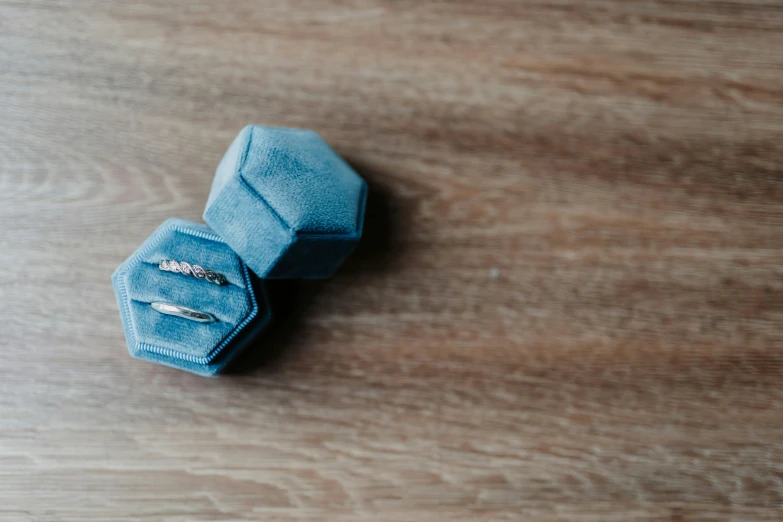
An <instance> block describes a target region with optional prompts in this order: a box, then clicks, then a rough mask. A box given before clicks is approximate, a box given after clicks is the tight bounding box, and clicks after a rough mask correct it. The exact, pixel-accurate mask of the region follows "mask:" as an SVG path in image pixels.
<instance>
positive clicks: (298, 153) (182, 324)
mask: <svg viewBox="0 0 783 522" xmlns="http://www.w3.org/2000/svg"><path fill="white" fill-rule="evenodd" d="M366 197H367V188H366V185H365V183H364V180H362V178H361V177H360V176H359V175H358V174H356V172H354V171H353V169H351V167H350V166H348V164H347V163H345V162H344V161H343V160H342V159H341V158H340V157H339V156H338V155H337V154H336V153H335V152H334V151H333V150H332V149H331V148H330V147H329V146H328V145H327V144H326V142H324V141H323V140H322V139H321V138H320V137H319V136H318V135H317V134H316V133H314V132H312V131H307V130H299V129H281V128H271V127H259V126H252V125H251V126H248V127H245V129H243V130H242V132H240V133H239V135H238V136H237V138H236V139H235V140H234V142H233V143H232V144H231V146H230V147H229V149H228V151H227V152H226V154H225V156H224V157H223V159H222V161H221V162H220V164H219V165H218V168H217V172H216V173H215V179H214V182H213V184H212V190H211V192H210V195H209V199H208V202H207V206H206V209H205V212H204V220H205V221H206V222H207V223H208V224H209V225H210V226H206V225H202V224H198V223H193V222H189V221H184V220H181V219H170V220H167V221H166V222H165V223H163V225H161V226H160V227H159V228H158V229H157V230H156V231H155V232H154V233H153V234H152V235H151V236H150V237H149V238H148V239H147V240H146V241H145V242H144V244H143V245H142V246H141V247H139V249H138V250H137V251H136V252H135V253H134V254H133V255H132V256H131V257H130V258H128V260H126V261H125V262H124V263H123V264H122V265H120V267H119V268H118V269H117V270H116V271H115V273H114V274H113V275H112V283H113V285H114V289H115V293H116V295H117V302H118V304H119V308H120V315H121V318H122V323H123V328H124V329H125V336H126V339H127V341H128V349H129V351H130V353H131V355H133V356H134V357H138V358H141V359H146V360H149V361H153V362H157V363H160V364H164V365H167V366H172V367H175V368H179V369H182V370H186V371H190V372H193V373H197V374H200V375H215V374H216V373H219V372H220V371H221V370H222V369H223V368H224V367H225V366H226V365H227V364H228V363H229V362H230V361H231V359H232V358H233V357H234V356H235V355H236V354H237V353H238V352H239V351H240V350H242V349H243V348H244V347H246V346H247V344H248V341H249V340H250V339H252V338H253V337H255V336H256V335H257V334H258V333H259V332H260V331H261V330H262V329H263V328H264V327H265V326H266V324H267V323H268V322H269V320H270V317H271V311H270V309H269V303H268V301H267V297H266V293H265V291H264V285H263V282H262V281H261V280H260V279H258V277H261V278H325V277H329V276H330V275H332V273H334V271H335V270H336V269H337V268H338V267H339V266H340V265H341V264H342V262H343V261H344V260H345V258H346V257H347V256H348V255H349V254H350V252H351V251H352V250H353V248H354V247H355V246H356V244H357V243H358V241H359V238H360V237H361V233H362V224H363V221H364V207H365V201H366ZM210 227H211V228H210ZM163 259H169V260H175V261H178V262H182V261H187V262H188V263H190V264H191V265H195V264H197V265H200V266H202V267H203V268H205V269H209V270H212V271H214V272H217V273H219V274H222V275H223V276H225V278H226V280H227V283H226V284H223V285H216V284H214V283H211V282H209V281H207V280H206V279H203V278H202V279H198V278H196V277H194V276H188V275H185V274H181V273H172V272H167V271H163V270H160V269H159V267H158V264H159V263H160V261H161V260H163ZM251 271H252V272H255V274H256V275H257V276H258V277H256V276H254V275H253V274H252V273H251ZM155 301H160V302H166V303H172V304H178V305H182V306H186V307H188V308H192V309H195V310H199V311H202V312H207V313H209V314H212V315H213V316H215V317H216V318H217V321H216V322H214V323H209V324H207V323H199V322H195V321H192V320H188V319H183V318H181V317H175V316H171V315H164V314H161V313H160V312H157V311H156V310H154V309H153V308H152V307H151V306H150V303H152V302H155Z"/></svg>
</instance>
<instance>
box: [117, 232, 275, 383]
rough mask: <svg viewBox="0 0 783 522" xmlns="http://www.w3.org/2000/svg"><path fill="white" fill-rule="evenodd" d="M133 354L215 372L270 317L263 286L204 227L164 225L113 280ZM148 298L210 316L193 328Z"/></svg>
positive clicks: (124, 264)
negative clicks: (172, 264)
mask: <svg viewBox="0 0 783 522" xmlns="http://www.w3.org/2000/svg"><path fill="white" fill-rule="evenodd" d="M163 259H170V260H175V261H179V262H182V261H187V262H188V263H190V264H191V265H194V264H197V265H200V266H202V267H203V268H205V269H209V270H212V271H214V272H217V273H220V274H222V275H223V276H225V278H226V280H227V283H226V284H223V285H216V284H214V283H210V282H208V281H207V280H206V279H197V278H196V277H194V276H186V275H184V274H179V273H172V272H164V271H162V270H160V269H159V268H158V263H159V262H160V261H161V260H163ZM112 283H113V285H114V290H115V293H116V295H117V302H118V305H119V308H120V315H121V317H122V323H123V327H124V329H125V335H126V338H127V341H128V349H129V351H130V353H131V355H132V356H134V357H138V358H140V359H147V360H150V361H154V362H158V363H161V364H165V365H168V366H172V367H175V368H179V369H183V370H187V371H190V372H193V373H197V374H200V375H214V374H216V373H218V372H219V371H220V370H221V369H222V368H223V367H224V366H225V365H226V364H228V362H229V361H230V360H231V358H232V357H233V356H234V355H236V354H237V353H238V352H239V351H240V350H241V349H242V348H243V347H244V346H245V344H246V341H247V340H249V338H250V337H252V336H253V335H254V334H255V333H257V332H258V331H260V329H262V328H263V327H264V326H265V325H266V324H267V323H268V321H269V319H270V310H269V306H268V303H267V299H266V293H265V291H264V289H263V283H261V282H260V281H257V280H255V279H254V278H253V276H252V275H251V274H250V272H249V270H248V268H247V266H246V265H245V263H243V262H242V260H241V259H240V258H239V257H238V256H237V255H236V253H235V252H234V251H233V250H232V249H231V248H230V247H229V246H228V245H227V244H226V243H225V242H224V241H222V239H221V238H220V237H219V236H218V235H216V234H215V233H214V232H213V231H212V230H211V229H210V228H209V227H208V226H206V225H201V224H198V223H192V222H190V221H185V220H181V219H169V220H167V221H166V222H164V223H163V225H161V226H160V227H159V228H158V229H157V230H156V231H155V232H154V233H153V234H152V235H151V236H150V237H149V239H147V241H145V242H144V244H143V245H142V246H141V247H140V248H139V249H138V250H137V251H136V252H135V253H134V254H133V255H132V256H131V257H130V258H128V260H127V261H125V262H124V263H123V264H122V265H120V267H119V268H118V269H117V270H116V271H115V272H114V274H113V275H112ZM154 301H163V302H167V303H173V304H178V305H182V306H187V307H188V308H193V309H196V310H199V311H202V312H208V313H210V314H212V315H214V316H215V317H216V318H217V319H218V321H217V322H215V323H211V324H205V323H198V322H195V321H191V320H188V319H183V318H180V317H174V316H171V315H165V314H161V313H159V312H157V311H155V310H153V309H152V307H150V303H151V302H154Z"/></svg>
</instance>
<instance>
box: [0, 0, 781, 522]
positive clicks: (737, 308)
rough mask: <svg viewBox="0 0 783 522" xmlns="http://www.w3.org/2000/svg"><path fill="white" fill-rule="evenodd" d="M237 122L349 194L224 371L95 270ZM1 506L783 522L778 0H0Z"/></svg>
mask: <svg viewBox="0 0 783 522" xmlns="http://www.w3.org/2000/svg"><path fill="white" fill-rule="evenodd" d="M248 123H258V124H264V125H277V126H292V127H306V128H312V129H315V130H317V131H318V132H320V133H321V134H322V135H323V136H324V138H326V139H327V141H329V142H330V143H331V144H332V145H333V146H334V147H335V149H336V150H338V152H340V153H341V154H342V155H344V156H345V157H346V159H347V160H348V161H350V162H351V163H352V164H353V165H354V166H355V167H356V169H357V170H358V171H359V172H361V174H362V175H363V176H365V178H366V179H367V181H368V183H369V184H370V187H371V193H370V200H369V209H368V215H367V225H366V228H365V237H364V239H363V242H362V245H361V247H360V249H359V250H358V251H357V252H356V253H355V254H354V256H352V258H351V259H350V260H349V261H348V263H347V264H346V265H345V266H344V267H343V268H342V269H341V270H340V272H339V273H338V275H337V276H335V277H334V278H333V279H331V280H329V281H326V282H319V283H296V282H289V283H276V284H272V285H270V286H271V288H270V290H271V292H272V295H273V298H274V299H275V306H276V314H277V322H276V323H275V325H274V326H272V327H271V328H270V330H269V332H268V333H267V334H266V335H265V336H263V337H262V338H260V339H259V341H258V343H256V345H254V346H253V347H252V348H251V349H250V351H249V352H248V353H247V354H246V355H245V356H243V357H242V358H241V359H240V360H239V361H238V362H237V363H236V365H235V366H234V368H233V371H232V374H231V375H229V376H226V377H224V378H221V379H204V378H201V377H197V376H193V375H190V374H187V373H184V372H180V371H176V370H172V369H168V368H164V367H161V366H157V365H153V364H150V363H147V362H142V361H137V360H135V359H131V358H130V357H129V356H128V354H127V351H126V345H125V339H124V337H123V333H122V329H121V326H120V320H119V314H118V311H117V305H116V302H115V298H114V294H113V292H112V288H111V285H110V281H109V276H110V274H111V273H112V271H113V270H114V269H115V268H116V267H117V265H119V263H120V262H122V261H123V260H124V259H125V258H126V257H127V256H129V255H130V254H131V253H132V252H133V251H134V250H135V249H136V248H137V246H138V245H139V244H140V243H141V242H142V241H143V240H144V239H145V238H146V237H147V236H148V235H149V234H150V233H151V232H152V231H153V230H154V229H155V228H156V227H157V226H158V225H159V224H160V223H161V222H162V221H163V220H164V219H166V218H169V217H181V218H186V219H192V220H200V216H201V213H202V209H203V207H204V204H205V202H206V198H207V194H208V190H209V187H210V183H211V178H212V175H213V172H214V169H215V166H216V165H217V162H218V160H219V159H220V158H221V156H222V154H223V152H224V151H225V149H226V148H227V146H228V144H229V143H230V141H231V139H232V138H233V137H234V135H235V134H236V133H237V132H238V131H239V130H240V129H241V128H242V127H243V126H244V125H245V124H248ZM0 239H1V240H2V242H1V243H0V246H1V247H2V248H0V267H2V268H0V332H2V336H1V337H2V341H1V344H0V347H1V348H2V352H1V353H2V364H0V519H1V520H3V522H5V521H6V520H8V521H14V522H16V521H27V520H35V521H39V520H52V521H70V520H73V521H101V522H106V521H114V520H142V521H229V520H231V521H240V520H264V521H270V520H282V521H288V520H312V521H323V520H340V521H354V522H359V521H361V522H365V521H369V520H386V521H400V522H402V521H405V522H410V521H443V520H447V521H450V522H461V521H472V520H525V521H584V522H587V521H596V522H597V521H610V522H611V521H627V520H640V521H686V520H688V521H690V520H698V521H707V520H720V521H724V520H725V521H728V520H736V521H740V520H741V521H760V520H770V521H771V520H780V519H781V518H783V268H782V267H781V261H782V260H783V3H780V2H776V1H770V0H765V1H762V0H758V1H744V2H739V1H737V2H733V1H700V0H671V1H663V0H661V1H652V0H649V1H642V0H599V1H595V2H589V3H588V2H579V1H577V0H552V1H544V2H525V1H511V0H489V1H487V0H485V1H468V0H462V1H451V2H436V1H431V2H416V1H390V0H385V1H384V0H350V1H345V0H344V1H340V0H332V1H327V0H295V1H290V2H273V1H267V2H263V1H251V0H237V1H232V2H217V1H206V0H199V1H185V0H182V1H173V0H139V1H134V2H107V1H103V0H102V1H98V0H95V1H66V0H35V1H29V2H22V1H20V0H0Z"/></svg>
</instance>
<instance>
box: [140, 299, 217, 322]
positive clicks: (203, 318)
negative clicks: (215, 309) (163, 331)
mask: <svg viewBox="0 0 783 522" xmlns="http://www.w3.org/2000/svg"><path fill="white" fill-rule="evenodd" d="M150 306H151V307H152V309H153V310H155V311H156V312H160V313H162V314H165V315H173V316H174V317H181V318H183V319H188V320H190V321H196V322H197V323H216V322H217V318H216V317H215V316H214V315H212V314H208V313H206V312H199V311H198V310H194V309H192V308H188V307H187V306H181V305H177V304H171V303H162V302H160V301H155V302H152V303H150Z"/></svg>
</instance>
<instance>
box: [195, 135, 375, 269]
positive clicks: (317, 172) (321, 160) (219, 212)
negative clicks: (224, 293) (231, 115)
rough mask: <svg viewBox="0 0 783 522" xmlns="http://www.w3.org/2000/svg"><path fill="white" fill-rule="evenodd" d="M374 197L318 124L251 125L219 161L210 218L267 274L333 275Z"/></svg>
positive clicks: (207, 217)
mask: <svg viewBox="0 0 783 522" xmlns="http://www.w3.org/2000/svg"><path fill="white" fill-rule="evenodd" d="M366 199H367V186H366V184H365V182H364V180H363V179H362V178H361V177H360V176H359V175H358V174H357V173H356V172H355V171H354V170H353V169H352V168H351V167H350V166H349V165H348V164H347V163H346V162H345V161H343V160H342V158H340V156H339V155H338V154H337V153H336V152H335V151H334V150H332V148H331V147H329V145H328V144H327V143H326V142H325V141H324V140H323V139H322V138H321V137H320V136H319V135H318V134H316V133H315V132H313V131H309V130H302V129H283V128H274V127H261V126H258V125H249V126H247V127H245V128H244V129H243V130H242V131H241V132H240V133H239V135H238V136H237V137H236V139H235V140H234V141H233V143H232V144H231V146H230V147H229V149H228V151H227V152H226V154H225V156H224V157H223V159H222V160H221V162H220V164H219V165H218V167H217V171H216V172H215V178H214V181H213V183H212V190H211V192H210V194H209V199H208V201H207V206H206V209H205V211H204V221H206V222H207V223H208V224H209V225H210V226H211V227H212V229H213V230H214V231H215V232H216V233H217V234H219V235H220V237H221V238H222V239H223V240H224V241H225V242H226V243H227V244H228V245H229V246H231V248H232V249H233V250H234V251H235V252H236V253H237V254H238V255H239V256H240V257H241V258H242V260H243V261H244V262H245V263H247V265H248V267H250V269H251V270H253V271H254V272H255V273H256V274H257V275H258V276H259V277H262V278H268V279H274V278H305V279H317V278H326V277H329V276H331V275H332V274H333V273H334V271H335V270H337V268H338V267H339V266H340V265H341V264H342V262H343V261H344V260H345V258H346V257H348V255H349V254H350V253H351V251H352V250H353V249H354V247H355V246H356V244H357V243H358V241H359V239H360V238H361V234H362V225H363V222H364V208H365V202H366Z"/></svg>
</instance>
